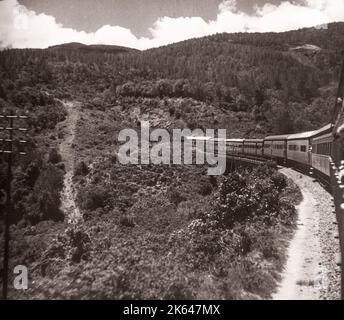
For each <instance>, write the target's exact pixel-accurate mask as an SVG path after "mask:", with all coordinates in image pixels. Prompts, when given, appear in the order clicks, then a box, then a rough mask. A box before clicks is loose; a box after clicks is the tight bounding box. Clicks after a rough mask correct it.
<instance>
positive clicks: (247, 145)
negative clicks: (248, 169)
mask: <svg viewBox="0 0 344 320" xmlns="http://www.w3.org/2000/svg"><path fill="white" fill-rule="evenodd" d="M263 145H264V139H245V140H244V153H245V154H249V155H254V156H262V155H263Z"/></svg>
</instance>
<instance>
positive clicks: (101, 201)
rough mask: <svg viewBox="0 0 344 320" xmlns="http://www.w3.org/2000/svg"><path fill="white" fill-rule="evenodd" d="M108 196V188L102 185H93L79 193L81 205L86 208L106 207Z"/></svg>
mask: <svg viewBox="0 0 344 320" xmlns="http://www.w3.org/2000/svg"><path fill="white" fill-rule="evenodd" d="M108 198H109V193H108V190H106V189H105V188H104V187H101V186H91V187H89V188H86V189H85V190H83V191H81V192H79V193H78V202H79V204H80V207H81V208H82V209H85V210H96V209H98V208H104V207H105V204H106V201H107V200H108Z"/></svg>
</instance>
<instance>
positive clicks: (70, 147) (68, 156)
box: [59, 102, 81, 223]
mask: <svg viewBox="0 0 344 320" xmlns="http://www.w3.org/2000/svg"><path fill="white" fill-rule="evenodd" d="M64 106H65V108H66V110H67V112H68V115H67V118H66V120H65V121H64V122H62V123H61V126H60V130H61V131H62V132H63V138H62V141H61V142H60V145H59V153H60V154H61V156H62V161H63V163H64V165H65V169H66V173H65V175H64V181H63V183H64V186H63V190H62V192H61V208H60V209H61V210H62V211H63V212H64V213H65V217H67V219H68V223H77V222H79V221H80V219H81V214H80V210H79V208H78V207H77V205H76V203H75V197H76V190H75V188H74V185H73V174H74V163H75V152H74V139H75V131H76V125H77V122H78V119H79V110H78V106H77V104H76V103H74V102H64Z"/></svg>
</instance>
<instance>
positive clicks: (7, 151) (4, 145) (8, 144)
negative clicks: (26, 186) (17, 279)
mask: <svg viewBox="0 0 344 320" xmlns="http://www.w3.org/2000/svg"><path fill="white" fill-rule="evenodd" d="M21 119H22V120H26V119H27V116H18V115H15V114H14V112H13V110H11V111H10V114H9V115H0V120H1V121H3V120H7V126H6V123H4V125H3V126H0V133H2V132H4V133H5V134H4V135H5V136H6V133H7V137H5V136H4V138H2V139H0V142H1V149H0V154H2V155H5V156H6V155H7V181H6V202H5V212H4V217H3V218H4V257H3V277H2V298H3V299H4V300H6V299H7V293H8V264H9V243H10V215H11V213H12V202H11V183H12V161H13V157H12V155H13V154H14V152H15V150H14V146H13V142H14V131H15V130H17V131H19V132H26V131H27V130H28V129H26V128H20V127H17V128H15V127H14V120H21ZM5 122H6V121H5ZM0 124H1V123H0ZM25 143H26V141H25V140H19V144H25ZM17 153H18V154H20V155H25V154H26V153H25V152H22V151H21V150H18V152H17Z"/></svg>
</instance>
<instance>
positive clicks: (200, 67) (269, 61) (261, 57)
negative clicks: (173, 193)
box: [0, 23, 344, 136]
mask: <svg viewBox="0 0 344 320" xmlns="http://www.w3.org/2000/svg"><path fill="white" fill-rule="evenodd" d="M343 31H344V24H343V23H334V24H330V25H329V27H328V29H314V28H311V29H302V30H298V31H292V32H285V33H267V34H246V33H241V34H218V35H214V36H209V37H205V38H200V39H193V40H188V41H184V42H181V43H177V44H172V45H168V46H165V47H161V48H157V49H150V50H146V51H143V52H139V51H137V50H131V49H125V48H121V47H115V48H114V47H113V46H108V47H107V46H90V47H87V46H84V45H81V44H75V43H72V44H69V45H68V44H67V45H61V46H55V47H51V48H49V49H46V50H31V49H25V50H5V51H2V52H1V53H0V72H1V78H2V81H1V87H0V98H1V99H2V100H1V105H4V104H5V103H6V102H7V103H13V104H14V105H15V106H17V107H20V108H26V109H30V104H34V105H37V101H35V99H36V98H34V97H32V95H34V96H37V95H39V94H44V92H51V93H53V94H54V95H55V96H56V95H57V96H61V94H62V95H65V94H68V93H70V94H71V95H76V96H80V97H81V98H86V99H88V98H89V97H93V99H94V102H95V103H98V104H103V105H114V104H115V103H116V99H117V98H118V97H134V98H141V97H147V98H155V97H158V98H163V97H171V98H173V97H182V98H185V97H187V98H192V99H195V100H197V101H202V102H206V103H209V104H213V105H214V106H215V107H216V108H217V109H219V110H222V111H223V112H225V113H226V114H228V115H231V116H232V118H233V117H234V119H239V120H240V119H241V118H245V119H247V121H248V122H249V123H250V125H248V126H246V128H247V131H246V132H245V131H244V132H242V131H241V130H239V131H238V132H235V133H234V134H241V135H244V136H250V135H252V136H253V135H257V134H258V135H259V134H266V133H287V132H296V131H299V130H304V129H313V128H317V127H319V126H320V125H322V124H324V123H326V122H327V121H329V117H330V112H331V108H332V104H333V101H332V100H331V98H332V97H333V93H334V90H335V88H336V81H337V79H338V75H339V70H340V65H341V59H342V50H343V47H344V32H343ZM86 48H88V49H86ZM43 90H44V91H43ZM38 102H39V101H38ZM234 122H235V121H234ZM229 135H231V132H229Z"/></svg>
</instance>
